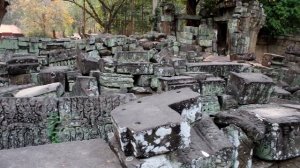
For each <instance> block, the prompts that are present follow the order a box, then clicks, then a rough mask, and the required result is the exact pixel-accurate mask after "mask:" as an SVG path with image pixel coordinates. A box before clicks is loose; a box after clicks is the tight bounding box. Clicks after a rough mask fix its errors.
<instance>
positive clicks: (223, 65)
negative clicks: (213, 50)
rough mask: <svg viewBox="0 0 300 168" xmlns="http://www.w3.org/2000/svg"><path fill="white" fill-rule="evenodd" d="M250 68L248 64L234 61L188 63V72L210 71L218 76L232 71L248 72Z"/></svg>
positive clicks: (223, 75) (226, 74)
mask: <svg viewBox="0 0 300 168" xmlns="http://www.w3.org/2000/svg"><path fill="white" fill-rule="evenodd" d="M249 68H250V65H248V64H241V63H234V62H202V63H187V71H188V72H208V73H211V74H213V75H214V76H216V77H225V78H226V77H228V76H229V74H230V72H245V71H246V72H247V71H248V70H249Z"/></svg>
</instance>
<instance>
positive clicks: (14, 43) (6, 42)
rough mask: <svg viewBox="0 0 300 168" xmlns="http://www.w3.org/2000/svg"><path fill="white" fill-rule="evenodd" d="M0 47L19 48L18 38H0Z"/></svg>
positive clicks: (7, 48)
mask: <svg viewBox="0 0 300 168" xmlns="http://www.w3.org/2000/svg"><path fill="white" fill-rule="evenodd" d="M0 49H6V50H17V49H19V47H18V40H17V39H1V40H0Z"/></svg>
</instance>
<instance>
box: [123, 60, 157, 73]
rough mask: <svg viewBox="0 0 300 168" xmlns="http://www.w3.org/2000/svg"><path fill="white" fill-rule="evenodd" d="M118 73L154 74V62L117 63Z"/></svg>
mask: <svg viewBox="0 0 300 168" xmlns="http://www.w3.org/2000/svg"><path fill="white" fill-rule="evenodd" d="M117 73H121V74H131V75H151V74H153V64H152V63H150V62H132V63H122V64H118V65H117Z"/></svg>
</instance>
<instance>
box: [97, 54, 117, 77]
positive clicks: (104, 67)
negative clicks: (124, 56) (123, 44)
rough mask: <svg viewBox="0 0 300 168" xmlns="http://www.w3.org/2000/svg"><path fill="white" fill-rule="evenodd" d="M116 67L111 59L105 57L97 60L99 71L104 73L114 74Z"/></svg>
mask: <svg viewBox="0 0 300 168" xmlns="http://www.w3.org/2000/svg"><path fill="white" fill-rule="evenodd" d="M115 68H116V65H115V63H114V61H113V58H112V57H105V58H101V59H100V60H99V69H100V71H101V72H104V73H114V72H115Z"/></svg>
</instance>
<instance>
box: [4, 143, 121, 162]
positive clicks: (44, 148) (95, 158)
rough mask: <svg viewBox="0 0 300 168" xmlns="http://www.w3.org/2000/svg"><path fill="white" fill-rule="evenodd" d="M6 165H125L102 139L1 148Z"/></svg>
mask: <svg viewBox="0 0 300 168" xmlns="http://www.w3.org/2000/svg"><path fill="white" fill-rule="evenodd" d="M0 167H3V168H54V167H55V168H62V167H63V168H83V167H85V168H108V167H109V168H121V167H122V166H121V165H120V163H119V160H118V159H117V157H116V156H115V155H114V153H113V152H112V151H111V150H110V148H109V146H108V145H107V144H106V143H105V142H104V141H103V140H100V139H97V140H89V141H77V142H68V143H61V144H50V145H41V146H36V147H25V148H19V149H11V150H2V151H0Z"/></svg>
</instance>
